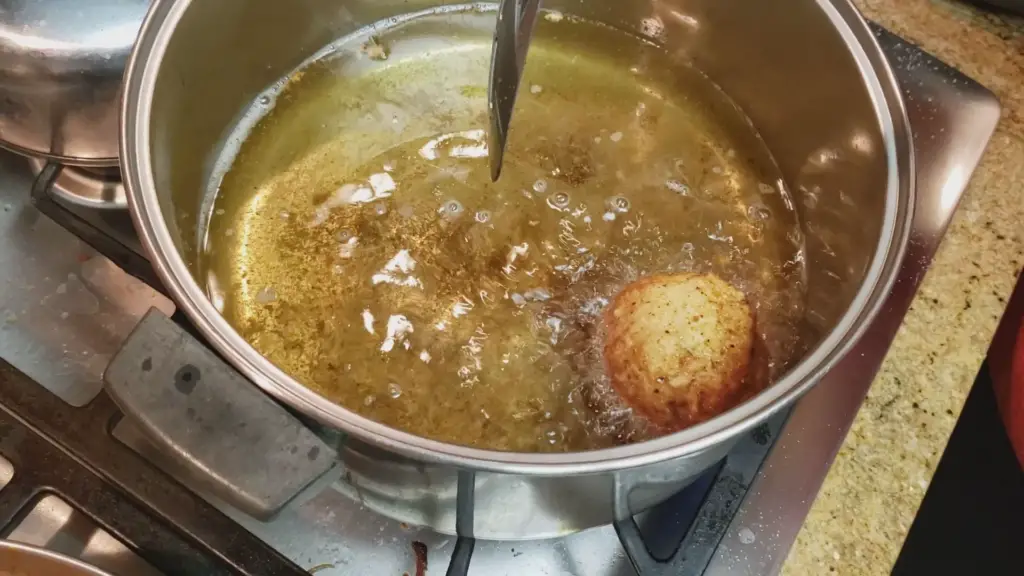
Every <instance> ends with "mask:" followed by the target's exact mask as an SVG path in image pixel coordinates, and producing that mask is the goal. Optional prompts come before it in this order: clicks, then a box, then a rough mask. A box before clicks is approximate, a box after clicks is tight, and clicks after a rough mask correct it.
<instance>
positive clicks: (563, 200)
mask: <svg viewBox="0 0 1024 576" xmlns="http://www.w3.org/2000/svg"><path fill="white" fill-rule="evenodd" d="M569 200H570V198H569V195H568V194H566V193H565V192H558V193H557V194H554V195H553V196H551V198H548V206H550V207H552V208H554V209H555V210H564V209H565V207H566V206H568V205H569Z"/></svg>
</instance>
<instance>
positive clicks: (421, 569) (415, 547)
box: [412, 540, 427, 576]
mask: <svg viewBox="0 0 1024 576" xmlns="http://www.w3.org/2000/svg"><path fill="white" fill-rule="evenodd" d="M412 553H413V555H415V556H416V576H426V574H427V545H426V544H424V543H423V542H420V541H418V540H414V541H413V543H412Z"/></svg>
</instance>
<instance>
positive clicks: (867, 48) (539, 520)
mask: <svg viewBox="0 0 1024 576" xmlns="http://www.w3.org/2000/svg"><path fill="white" fill-rule="evenodd" d="M438 4H440V2H437V1H436V0H435V1H433V2H431V1H429V0H347V1H345V2H337V1H336V0H300V1H295V2H278V1H274V0H220V1H218V2H198V1H196V2H193V1H191V0H158V1H156V2H155V3H154V6H153V9H152V10H151V12H150V14H149V16H148V18H147V20H146V22H145V23H144V25H143V29H142V32H141V35H140V39H139V42H138V44H137V46H136V49H135V52H134V53H133V56H132V58H131V59H130V62H129V67H128V72H127V76H126V79H127V80H126V86H125V98H124V105H123V110H122V114H123V116H122V150H121V158H122V170H123V173H124V175H125V182H126V186H127V189H128V195H129V201H130V205H131V209H132V212H133V216H134V219H135V224H136V227H137V229H138V231H139V234H140V236H141V238H142V241H143V243H144V244H145V246H146V248H147V250H148V251H149V254H150V257H151V260H152V262H153V264H154V266H155V267H156V269H157V271H158V272H159V274H160V277H161V278H162V279H163V281H164V282H165V284H166V286H167V288H168V290H169V291H170V293H171V294H172V295H173V296H174V298H175V300H176V301H177V303H178V305H179V307H180V308H181V309H183V310H184V311H185V312H186V313H187V315H188V316H189V318H190V319H191V320H192V322H194V323H195V325H196V326H197V327H198V329H199V331H200V332H201V333H202V334H203V335H204V336H205V337H206V338H207V339H208V340H209V342H210V343H211V344H212V345H213V346H214V347H215V348H216V349H217V350H218V351H219V352H220V353H221V354H222V355H223V356H224V357H225V358H226V359H227V360H228V361H229V362H230V363H232V364H233V365H234V366H235V367H236V368H237V369H238V370H239V371H240V372H241V373H243V374H244V375H245V376H247V377H248V378H249V379H250V380H251V381H252V382H253V383H254V384H255V385H256V386H258V387H260V388H261V389H262V390H264V391H265V392H266V393H267V394H269V395H271V396H272V397H274V398H276V399H277V400H279V401H280V402H282V403H285V404H287V405H289V406H291V407H293V408H295V409H297V410H298V411H300V412H301V413H303V414H305V415H307V416H310V417H312V418H314V419H316V420H318V421H319V422H322V423H323V424H326V425H328V426H330V427H333V428H337V429H340V430H342V431H343V432H345V433H346V438H347V441H346V442H345V443H344V446H343V447H342V449H341V451H340V454H341V459H342V462H343V465H344V467H345V468H346V473H345V474H344V477H343V480H342V481H341V482H340V484H339V488H340V489H341V490H343V491H346V492H348V493H350V494H352V496H353V497H355V498H358V499H360V500H362V501H363V502H364V503H366V504H367V505H369V506H371V507H373V508H375V509H377V510H379V511H382V512H384V513H386V514H388V515H390V516H393V517H395V518H398V519H401V520H404V521H407V522H411V523H415V524H420V525H427V526H432V527H434V528H436V529H438V530H440V531H443V532H449V533H451V532H456V528H457V526H456V508H457V506H456V503H457V502H458V503H460V504H461V508H462V510H461V512H462V514H463V516H462V518H460V519H459V522H458V532H459V533H463V534H464V533H467V532H472V533H473V534H474V535H475V536H476V537H480V538H501V539H516V538H538V537H545V536H553V535H558V534H564V533H566V532H571V531H575V530H580V529H583V528H587V527H590V526H595V525H599V524H605V523H608V522H609V521H611V520H612V519H613V518H619V519H621V518H624V517H625V516H628V515H629V514H630V513H632V512H635V511H638V510H640V509H643V508H645V507H649V506H651V505H653V504H655V503H657V502H659V501H661V500H663V499H664V498H666V497H667V496H668V495H670V494H671V493H673V492H675V491H677V490H678V489H680V488H681V487H682V486H683V485H685V484H686V483H687V482H689V481H691V480H692V479H693V478H694V477H695V476H696V475H697V474H698V473H700V472H701V471H703V470H704V469H706V468H707V467H709V466H710V465H712V464H713V463H714V462H716V461H717V460H719V459H720V458H722V457H723V456H724V455H725V454H726V453H727V452H728V451H729V449H730V447H731V446H733V444H734V443H735V442H736V441H737V439H738V438H739V437H740V435H741V434H743V433H744V432H745V431H747V430H749V429H750V428H752V427H753V426H755V425H757V424H758V423H760V422H762V421H764V420H765V419H767V418H768V417H769V416H771V415H772V414H774V413H776V412H777V411H779V410H781V409H782V408H784V407H786V406H788V405H789V404H791V403H792V402H794V401H795V400H796V399H797V398H798V397H799V396H800V395H801V394H802V393H804V392H805V391H807V390H808V389H809V388H810V387H811V386H813V385H814V383H815V382H817V381H818V379H819V378H820V377H821V376H822V374H824V373H825V372H826V371H827V370H828V369H829V368H830V367H832V366H833V365H834V364H835V363H836V361H837V360H838V359H839V358H840V357H842V355H843V354H844V353H845V352H846V351H847V350H848V349H849V348H850V347H851V346H852V345H853V343H854V342H855V341H856V340H857V338H858V337H859V336H860V334H861V333H862V332H863V330H864V329H865V327H866V326H867V324H868V323H869V321H870V320H871V318H872V317H873V316H874V315H875V314H876V313H877V312H878V311H879V308H880V305H881V303H882V301H883V299H884V298H885V296H886V295H887V294H888V292H889V289H890V286H891V284H892V282H893V279H894V273H895V271H896V270H897V268H898V264H899V261H900V259H901V257H902V254H903V252H904V247H905V244H906V241H907V235H908V232H909V222H910V217H911V214H912V211H913V210H912V208H913V196H914V192H913V190H914V184H913V174H914V170H913V156H912V150H911V146H910V141H909V129H908V125H907V119H906V115H905V112H904V109H903V103H902V101H901V99H900V94H899V90H898V88H897V85H896V83H895V80H894V79H893V75H892V72H891V70H890V69H889V66H888V64H887V62H886V61H885V59H884V57H883V55H882V53H881V51H880V49H879V47H878V45H877V44H876V43H875V40H874V38H873V36H872V35H871V33H870V32H869V30H868V28H867V27H866V25H865V23H864V21H863V20H862V19H861V18H860V16H859V15H858V14H857V12H856V10H855V9H854V8H853V6H852V5H851V4H850V3H849V2H847V1H846V0H793V1H791V2H787V3H785V6H784V7H783V6H781V5H780V4H778V3H771V2H745V1H743V0H706V1H694V0H688V1H685V2H684V1H681V0H614V1H612V0H591V1H588V2H572V1H569V0H550V1H549V2H547V3H546V4H545V7H546V8H548V9H559V10H562V11H564V12H567V13H571V14H576V15H579V16H581V17H584V18H587V19H590V20H596V21H600V22H604V23H607V24H609V25H612V26H616V27H619V28H622V29H625V30H628V31H632V32H634V33H636V34H644V35H654V36H653V37H652V40H654V41H656V42H659V43H661V44H663V45H664V46H665V47H666V48H667V49H668V50H670V51H672V52H674V53H675V54H677V55H679V56H680V57H683V58H685V59H687V60H689V61H691V62H692V63H693V64H694V65H695V66H696V67H698V68H699V69H701V70H703V71H704V72H706V73H707V74H708V76H710V78H711V79H712V80H714V81H715V82H717V83H718V84H719V85H720V86H721V87H722V88H723V89H724V91H725V92H726V93H727V94H729V95H730V96H731V97H732V98H733V99H734V100H735V102H737V103H738V104H739V105H740V107H741V108H743V109H744V110H745V111H746V113H747V114H748V115H749V117H750V118H751V119H752V120H753V122H754V124H755V126H756V127H757V128H758V130H759V131H760V133H761V135H762V136H763V137H764V140H765V141H766V143H767V144H768V147H769V148H770V149H771V150H772V151H773V153H774V155H775V158H776V159H777V161H778V164H779V166H780V167H781V169H782V172H783V174H784V175H785V178H786V180H787V183H788V185H789V188H790V189H791V190H793V191H794V195H795V198H796V200H797V203H798V210H799V213H800V216H801V218H802V222H803V226H804V233H805V235H806V247H807V255H806V258H807V269H808V287H809V295H808V301H807V314H806V322H805V324H806V326H805V329H806V336H807V339H808V340H809V341H810V342H812V343H814V345H813V346H812V347H811V348H810V351H809V352H808V353H807V354H806V355H805V356H804V357H803V359H802V360H801V361H800V362H799V363H798V364H797V365H795V366H794V367H793V368H792V369H791V370H790V371H789V372H788V373H787V374H786V375H785V376H784V377H783V378H781V379H780V380H779V381H778V382H777V383H775V384H774V385H773V386H772V387H771V388H769V389H767V390H765V391H764V392H763V393H761V394H760V395H759V396H757V397H755V398H753V399H751V400H749V401H747V402H746V403H744V404H742V405H740V406H737V407H736V408H734V409H733V410H731V411H729V412H727V413H725V414H722V415H720V416H719V417H717V418H714V419H713V420H711V421H709V422H706V423H704V424H701V425H698V426H695V427H693V428H690V429H687V430H684V431H682V432H679V433H677V434H673V435H671V436H667V437H663V438H660V439H657V440H653V441H650V442H644V443H641V444H635V445H630V446H623V447H618V448H613V449H607V450H599V451H593V452H581V453H571V454H518V453H516V454H513V453H500V452H491V451H484V450H478V449H473V448H468V447H463V446H455V445H449V444H444V443H440V442H436V441H431V440H427V439H424V438H420V437H416V436H413V435H411V434H408V433H405V432H402V431H400V430H396V429H392V428H388V427H386V426H383V425H381V424H378V423H376V422H373V421H370V420H368V419H366V418H363V417H361V416H359V415H357V414H355V413H353V412H350V411H349V410H346V409H345V408H342V407H341V406H338V405H335V404H333V403H331V402H329V401H327V400H326V399H324V398H322V397H320V396H318V395H317V394H316V393H314V392H312V391H310V390H309V389H307V388H305V387H304V386H303V385H302V384H300V383H299V382H297V381H295V380H294V379H292V378H291V377H289V376H288V375H287V374H285V373H284V372H282V371H281V370H280V369H278V368H277V367H275V366H274V365H272V364H271V363H270V362H269V361H268V360H266V359H265V358H264V357H262V356H261V355H260V354H258V353H257V352H256V351H255V350H254V349H253V348H252V347H250V346H249V345H248V344H247V343H246V342H245V341H244V340H243V339H242V338H241V337H240V336H239V335H238V334H237V333H235V332H234V330H232V328H231V327H230V326H229V324H228V323H227V322H226V321H225V320H224V319H223V318H222V317H221V316H220V315H219V314H218V313H217V311H216V309H215V308H214V306H213V305H212V304H211V303H210V301H209V300H208V299H207V297H206V295H205V293H204V291H203V289H202V288H201V287H200V286H199V285H198V284H197V282H196V280H195V278H194V277H193V269H194V268H193V266H194V264H195V262H196V256H197V246H198V245H199V242H198V240H199V237H200V234H201V233H202V230H199V229H198V222H199V218H198V215H199V208H200V205H201V203H202V202H203V195H204V193H205V192H204V191H205V190H207V181H208V179H209V178H210V175H211V170H212V167H211V163H212V160H213V159H214V158H215V157H216V156H217V152H218V151H219V150H220V148H221V147H222V146H224V144H225V138H226V135H227V134H228V131H229V129H230V128H231V127H232V125H233V122H234V121H235V120H236V118H237V117H238V114H239V113H240V111H242V110H243V108H245V107H247V105H248V104H249V103H250V102H251V101H252V100H253V99H254V98H255V97H256V96H257V95H258V94H259V93H260V92H261V91H262V90H264V89H265V88H266V87H267V86H269V85H270V84H271V83H273V82H275V81H276V80H278V79H279V78H281V77H282V76H285V75H286V74H288V73H289V71H291V70H292V69H293V68H294V67H295V66H297V65H298V64H300V63H301V62H302V61H303V60H304V59H306V58H308V57H309V56H311V55H312V54H313V53H314V52H316V51H317V50H319V49H320V48H322V47H323V46H325V45H326V44H328V43H330V42H331V41H333V40H335V39H337V38H338V37H339V36H342V35H345V34H346V33H349V32H352V31H354V30H355V29H357V28H360V27H363V26H366V25H369V24H371V23H375V22H379V21H382V20H386V19H388V18H390V17H393V16H396V15H398V14H400V13H408V12H412V11H415V10H419V9H424V8H429V7H432V6H436V5H438ZM239 449H244V447H239ZM460 484H461V486H460ZM467 494H471V495H472V497H471V498H470V497H468V496H467ZM457 495H458V496H459V497H457ZM470 512H471V514H470Z"/></svg>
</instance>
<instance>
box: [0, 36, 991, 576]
mask: <svg viewBox="0 0 1024 576" xmlns="http://www.w3.org/2000/svg"><path fill="white" fill-rule="evenodd" d="M875 32H876V35H877V37H878V40H879V42H880V43H881V44H882V46H883V48H884V50H885V52H886V54H887V56H888V57H889V60H890V62H891V63H892V65H893V67H894V70H895V72H896V75H897V78H898V80H899V83H900V85H901V87H902V89H903V94H904V97H905V100H906V105H907V111H908V114H909V116H910V123H911V127H912V130H913V133H914V151H915V154H916V164H917V205H916V207H915V215H914V223H913V232H912V237H911V240H910V245H909V249H908V252H907V255H906V258H905V260H904V264H903V268H902V270H901V272H900V277H899V279H898V280H897V282H896V284H895V287H894V289H893V292H892V294H891V295H890V297H889V299H888V301H887V304H886V309H885V311H883V312H882V313H881V314H880V315H879V317H878V320H876V321H875V323H874V324H873V325H872V326H871V328H870V329H869V332H868V333H867V334H865V336H864V337H863V338H862V340H861V343H860V344H859V345H858V346H857V347H856V348H855V349H854V350H853V351H851V353H850V354H849V355H848V356H847V357H846V359H845V360H844V361H843V362H842V363H841V365H840V366H838V367H837V368H836V369H835V370H833V371H832V372H831V373H830V374H829V375H828V376H827V377H826V378H825V379H824V380H823V381H822V382H821V383H820V384H819V385H818V386H817V387H815V388H814V389H813V390H812V391H811V392H810V393H808V394H807V395H806V396H805V397H804V398H803V399H802V400H801V401H800V402H798V403H797V404H796V406H795V407H794V408H793V409H792V410H790V411H789V412H788V413H786V414H781V415H779V416H777V417H776V418H775V419H773V420H772V421H770V422H769V423H768V424H766V425H763V426H761V427H759V428H757V429H755V430H754V431H753V432H752V433H750V434H749V435H748V437H747V438H745V439H744V440H743V441H742V442H741V443H740V444H739V445H738V446H737V447H736V449H735V450H734V451H733V452H732V453H730V455H729V456H728V457H727V458H726V459H725V460H724V461H723V462H721V463H719V464H718V465H717V466H715V467H713V468H712V469H711V470H710V471H708V472H707V473H705V474H704V475H703V476H702V477H700V478H699V479H698V480H697V481H695V482H694V483H693V484H691V485H690V486H689V487H688V488H686V489H685V490H683V491H682V492H680V493H679V494H677V495H676V496H674V497H673V498H671V499H670V500H669V501H667V502H665V503H664V504H662V505H660V506H658V507H656V508H655V509H654V510H651V511H649V512H647V513H645V514H642V515H640V516H638V517H637V518H635V519H633V520H628V521H624V522H619V523H617V524H616V525H614V526H606V527H601V528H596V529H592V530H587V531H585V532H581V533H578V534H574V535H570V536H565V537H562V538H557V539H552V540H543V541H526V542H482V541H481V542H476V545H475V548H474V547H467V546H465V544H466V542H465V541H464V540H458V539H456V538H455V537H450V536H445V535H440V534H436V533H433V532H430V531H428V530H426V529H420V528H416V527H411V526H407V525H404V524H401V523H399V522H396V521H392V520H390V519H388V518H385V517H383V516H381V515H378V514H377V513H375V512H373V511H371V510H369V509H366V508H364V507H362V506H360V504H358V503H357V502H356V501H354V500H352V499H350V498H349V497H348V496H346V495H343V494H342V493H341V492H340V491H339V490H337V489H335V488H334V485H333V484H332V483H331V482H330V477H329V475H328V476H327V477H325V478H327V479H326V480H320V481H318V482H315V483H314V485H312V486H311V487H310V488H307V489H306V490H305V491H304V493H303V494H300V495H299V496H298V497H296V498H294V499H292V500H291V501H290V502H289V503H288V505H287V506H285V507H284V508H283V509H282V510H281V511H280V512H279V513H277V514H276V516H274V517H273V519H271V520H269V521H261V520H257V519H256V518H254V517H252V516H250V515H247V514H246V513H243V512H241V511H240V510H238V509H236V508H233V507H231V506H230V505H228V504H226V503H225V502H224V501H222V500H221V499H219V498H218V497H216V496H214V495H212V494H211V493H210V492H209V491H208V490H207V489H206V488H204V487H202V485H199V484H195V483H194V482H192V481H191V479H190V478H189V477H188V476H187V475H184V474H182V473H181V472H180V470H179V469H178V468H177V467H176V466H175V462H173V461H171V460H169V459H167V458H166V457H165V456H163V455H162V454H161V453H160V452H158V451H156V450H155V449H153V448H152V446H151V445H150V444H149V442H148V441H147V439H146V437H145V435H144V434H142V433H140V432H139V429H138V427H137V426H135V425H134V424H133V423H132V422H131V420H130V419H129V418H124V417H123V416H122V414H121V413H120V411H119V410H118V408H117V406H116V405H115V404H114V402H113V401H112V400H111V398H110V396H108V394H107V392H106V391H105V390H104V387H103V373H104V370H105V369H106V367H107V366H108V364H109V363H110V361H111V359H112V358H113V357H114V355H115V354H116V353H117V352H118V351H119V350H120V349H121V348H122V347H123V346H124V345H125V342H126V340H128V339H129V334H131V333H132V331H133V329H134V328H135V327H136V325H137V324H139V322H140V318H142V317H143V316H144V315H145V314H146V313H147V311H149V310H150V309H152V308H155V309H157V310H158V311H160V312H161V313H162V314H164V315H166V316H167V317H171V318H176V319H178V320H179V321H182V322H183V320H182V319H180V318H177V317H176V315H175V310H174V305H173V303H172V302H171V301H170V300H168V299H167V298H166V297H164V296H163V295H161V293H160V288H159V282H158V280H157V279H156V277H155V275H154V274H153V271H152V270H151V269H150V267H149V265H148V262H147V261H146V258H145V256H144V255H143V253H142V250H141V247H140V246H139V244H138V241H137V239H136V238H135V237H134V234H133V232H132V226H131V221H130V218H129V216H128V214H127V213H126V212H122V211H109V210H100V209H97V208H96V207H95V206H96V202H95V199H97V198H106V199H110V198H114V199H123V192H122V191H120V190H119V188H118V186H117V184H116V182H112V181H111V179H110V175H109V174H104V173H83V172H76V171H75V170H74V169H71V168H61V167H59V166H55V165H43V164H41V163H39V162H34V163H29V162H26V161H25V160H24V159H22V158H19V157H16V156H13V155H9V154H0V205H2V207H3V210H2V212H0V234H2V235H3V237H4V241H3V242H2V244H0V267H2V268H3V269H4V270H5V271H6V273H5V274H4V275H3V280H2V281H0V359H2V360H0V382H2V384H0V456H2V458H0V484H2V485H3V489H2V490H0V526H2V527H3V536H5V537H7V538H10V539H13V540H18V541H22V542H27V543H31V544H37V545H42V546H46V547H49V548H52V549H55V550H58V551H61V552H64V553H67V554H70V555H75V556H79V557H81V558H83V559H85V560H87V561H89V562H91V563H94V564H96V565H97V566H99V567H101V568H105V569H107V570H109V571H111V572H112V573H114V574H142V575H149V574H161V573H162V574H168V575H175V574H188V575H195V574H244V575H255V574H273V575H287V574H306V573H308V572H315V573H316V574H318V575H320V576H329V575H331V574H338V575H341V574H345V575H362V574H368V575H387V574H394V575H396V576H398V575H401V574H417V575H418V574H423V573H426V570H427V569H428V567H429V570H430V573H435V574H436V573H439V572H441V571H443V570H447V573H448V574H452V575H455V574H466V569H467V566H468V573H469V574H548V575H586V576H619V575H623V576H625V575H630V574H635V573H638V574H641V575H642V576H648V575H651V574H708V575H714V576H721V575H732V574H736V575H746V574H770V573H774V572H776V571H778V569H779V567H780V566H781V564H782V562H783V561H784V559H785V557H786V554H787V552H788V550H789V548H790V546H791V545H792V543H793V541H794V539H795V538H796V535H797V532H798V531H799V529H800V526H801V524H802V523H803V520H804V518H805V517H806V514H807V512H808V510H809V508H810V506H811V503H812V502H813V500H814V497H815V495H816V493H817V491H818V489H819V488H820V486H821V483H822V481H823V479H824V476H825V473H826V472H827V470H828V467H829V464H830V463H831V461H832V459H833V457H834V456H835V453H836V451H837V450H838V449H839V446H840V445H841V444H842V441H843V438H844V437H845V436H846V433H847V431H848V429H849V427H850V425H851V423H852V421H853V419H854V416H855V415H856V413H857V411H858V409H859V407H860V405H861V403H862V401H863V399H864V396H865V394H866V393H867V390H868V388H869V386H870V385H871V382H872V381H873V379H874V375H875V373H876V372H877V370H878V368H879V366H880V364H881V362H882V359H883V357H884V356H885V354H886V351H887V350H888V347H889V345H890V343H891V342H892V339H893V337H894V336H895V333H896V331H897V328H898V327H899V325H900V323H901V322H902V318H903V316H904V315H905V313H906V311H907V309H908V307H909V305H910V302H911V299H912V298H913V296H914V294H915V292H916V290H917V287H918V285H919V283H920V281H921V279H922V277H923V275H924V272H925V270H926V269H927V267H928V264H929V263H930V261H931V258H932V256H933V254H934V252H935V249H936V247H937V245H938V242H939V240H940V239H941V237H942V235H943V233H944V232H945V229H946V227H947V225H948V224H949V221H950V218H951V217H952V214H953V212H954V209H955V208H956V206H957V203H958V202H959V199H960V197H961V194H962V193H963V190H964V187H965V186H966V183H967V180H968V178H969V176H970V174H971V172H972V171H973V169H974V168H975V166H976V164H977V162H978V160H979V158H980V156H981V153H982V151H983V149H984V147H985V145H986V143H987V142H988V139H989V138H990V136H991V134H992V132H993V130H994V128H995V124H996V122H997V121H998V116H999V106H998V103H997V102H996V100H995V98H994V97H993V95H992V94H991V93H989V92H988V91H987V90H985V89H984V88H983V87H981V86H979V85H978V84H976V83H975V82H973V81H972V80H970V79H969V78H966V77H964V76H962V75H961V74H959V73H958V72H956V71H955V70H953V69H952V68H950V67H948V66H946V65H945V64H943V63H941V62H939V61H938V60H936V59H934V58H932V57H931V56H929V55H927V54H925V53H924V52H922V51H920V50H919V49H917V48H916V47H914V46H912V45H910V44H908V43H906V42H904V41H902V40H900V39H899V38H897V37H895V36H893V35H891V34H889V33H887V32H885V31H884V30H882V29H879V28H876V29H875ZM254 457H259V455H255V456H254ZM467 549H468V550H471V551H472V550H475V551H474V552H472V558H471V562H470V554H469V553H467V552H466V551H467Z"/></svg>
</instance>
